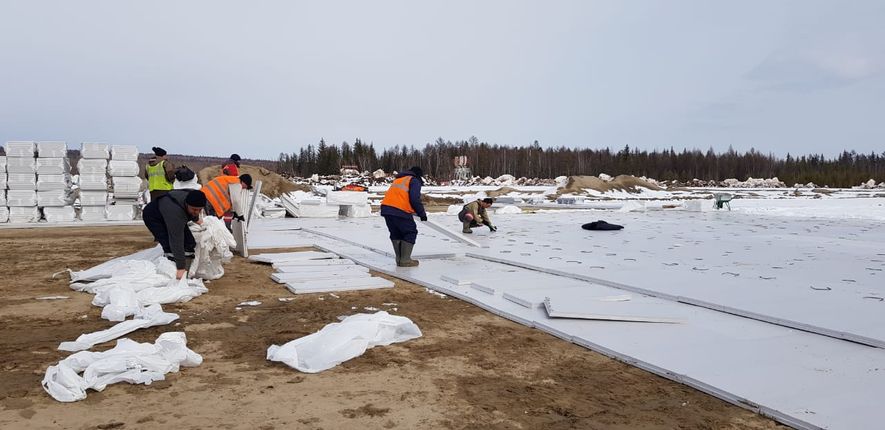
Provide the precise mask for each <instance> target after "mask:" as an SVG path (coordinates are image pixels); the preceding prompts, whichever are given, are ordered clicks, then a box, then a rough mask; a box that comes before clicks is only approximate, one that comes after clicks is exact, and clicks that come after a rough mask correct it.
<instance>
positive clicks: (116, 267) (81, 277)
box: [70, 245, 163, 282]
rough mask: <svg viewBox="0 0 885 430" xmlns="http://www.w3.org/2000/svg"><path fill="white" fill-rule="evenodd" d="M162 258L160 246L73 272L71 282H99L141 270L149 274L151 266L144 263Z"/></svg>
mask: <svg viewBox="0 0 885 430" xmlns="http://www.w3.org/2000/svg"><path fill="white" fill-rule="evenodd" d="M162 256H163V248H162V247H161V246H160V245H157V246H155V247H153V248H148V249H145V250H142V251H138V252H136V253H134V254H130V255H125V256H122V257H117V258H114V259H112V260H108V261H105V262H104V263H101V264H99V265H97V266H94V267H91V268H89V269H86V270H80V271H77V272H74V271H71V272H70V274H71V282H90V281H97V280H99V279H104V278H110V277H111V276H114V274H121V273H132V272H137V271H139V270H140V271H142V272H144V273H145V274H148V273H149V269H148V267H149V266H147V265H145V264H144V262H147V263H150V262H151V261H152V260H155V259H156V258H157V257H162Z"/></svg>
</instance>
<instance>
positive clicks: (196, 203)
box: [184, 190, 206, 208]
mask: <svg viewBox="0 0 885 430" xmlns="http://www.w3.org/2000/svg"><path fill="white" fill-rule="evenodd" d="M184 202H185V203H187V205H188V206H191V207H195V208H204V207H206V195H205V194H203V192H202V191H199V190H193V191H191V192H189V193H188V194H187V197H185V199H184Z"/></svg>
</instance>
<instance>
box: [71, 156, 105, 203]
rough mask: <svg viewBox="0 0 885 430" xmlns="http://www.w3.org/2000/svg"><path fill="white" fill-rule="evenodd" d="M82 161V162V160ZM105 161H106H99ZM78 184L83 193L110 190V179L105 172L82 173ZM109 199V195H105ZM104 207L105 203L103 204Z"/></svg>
mask: <svg viewBox="0 0 885 430" xmlns="http://www.w3.org/2000/svg"><path fill="white" fill-rule="evenodd" d="M81 161H82V160H81ZM90 161H92V160H90ZM98 161H104V160H98ZM77 184H78V185H79V186H80V190H81V192H82V191H105V192H106V191H107V189H108V177H107V174H105V173H104V172H101V173H80V177H79V179H78V180H77ZM105 197H107V194H105ZM102 205H104V203H102Z"/></svg>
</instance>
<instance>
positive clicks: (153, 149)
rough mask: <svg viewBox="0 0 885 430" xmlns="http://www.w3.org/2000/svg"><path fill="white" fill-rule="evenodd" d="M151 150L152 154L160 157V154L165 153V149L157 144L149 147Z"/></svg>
mask: <svg viewBox="0 0 885 430" xmlns="http://www.w3.org/2000/svg"><path fill="white" fill-rule="evenodd" d="M151 150H152V151H154V155H156V156H157V157H162V156H164V155H166V150H165V149H163V148H160V147H159V146H155V147H153V148H151Z"/></svg>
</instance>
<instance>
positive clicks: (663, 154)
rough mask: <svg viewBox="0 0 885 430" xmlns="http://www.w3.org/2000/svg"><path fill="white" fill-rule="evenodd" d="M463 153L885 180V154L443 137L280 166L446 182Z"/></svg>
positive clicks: (299, 172) (615, 168)
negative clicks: (410, 174) (407, 171)
mask: <svg viewBox="0 0 885 430" xmlns="http://www.w3.org/2000/svg"><path fill="white" fill-rule="evenodd" d="M460 155H466V156H467V157H468V158H469V163H468V166H469V167H470V169H471V170H472V172H473V174H474V175H476V176H491V177H497V176H500V175H503V174H511V175H513V176H516V177H517V178H518V177H527V178H554V177H557V176H563V175H565V176H569V175H598V174H600V173H607V174H610V175H619V174H630V175H634V176H646V177H650V178H655V179H658V180H675V181H681V182H688V181H691V180H692V179H701V180H717V181H721V180H724V179H728V178H736V179H740V180H745V179H747V178H748V177H754V178H772V177H778V178H779V179H780V180H781V181H783V182H784V183H786V184H787V185H788V186H789V185H793V184H794V183H801V184H805V183H808V182H813V183H815V184H817V185H829V186H833V187H850V186H854V185H858V184H860V183H861V182H865V181H867V180H869V179H875V180H876V181H877V182H881V181H885V152H883V153H881V154H877V153H870V154H859V153H857V152H855V151H843V152H842V153H841V154H840V155H838V156H836V157H827V156H825V155H823V154H810V155H797V156H794V155H791V154H787V156H786V157H778V156H775V155H773V154H770V153H769V154H763V153H761V152H759V151H757V150H755V149H750V150H749V151H746V152H737V151H735V150H734V149H731V148H729V149H728V150H727V151H724V152H716V151H714V150H713V149H712V148H710V149H708V150H707V151H701V150H698V149H692V150H689V149H684V150H682V151H676V150H674V149H673V148H670V149H668V150H666V149H665V150H654V151H647V150H639V149H637V148H630V147H629V146H625V147H624V148H622V149H620V150H613V149H611V148H567V147H564V146H561V147H555V148H545V147H542V146H541V145H540V143H539V142H538V141H535V142H534V143H532V144H531V145H524V146H507V145H497V144H490V143H487V142H480V141H479V139H477V138H476V137H471V138H470V139H467V140H459V141H454V142H453V141H450V140H444V139H442V138H439V139H437V140H436V141H435V142H433V143H427V144H425V145H424V147H422V148H416V147H414V146H399V145H398V146H393V147H389V148H384V149H383V150H381V151H380V152H379V151H378V150H376V149H375V147H374V145H373V144H372V143H365V142H363V141H362V140H361V139H359V138H358V139H356V140H355V141H354V142H353V143H352V144H351V143H348V142H342V143H341V144H340V145H334V144H328V143H326V142H325V141H324V140H320V141H319V143H318V144H317V145H307V146H306V147H302V148H301V149H300V150H299V151H298V152H293V153H289V154H285V153H281V154H280V156H279V159H278V160H277V162H276V169H277V171H278V172H279V173H282V174H285V175H290V176H300V177H307V176H311V175H313V174H319V175H335V174H338V173H339V169H340V168H341V167H342V166H347V165H353V166H357V168H358V169H359V170H361V171H374V170H376V169H383V170H384V171H386V172H391V171H394V170H401V169H404V168H408V167H410V166H413V165H416V166H421V168H422V169H424V172H425V175H429V176H431V177H433V178H435V179H437V180H441V181H444V180H447V179H451V178H452V177H453V174H454V169H455V166H454V163H453V159H454V157H456V156H460Z"/></svg>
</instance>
